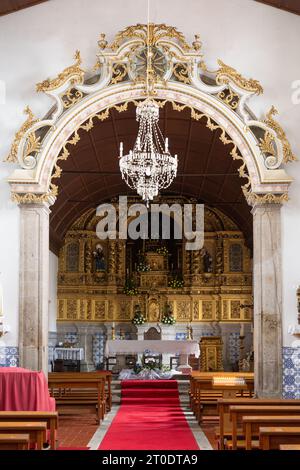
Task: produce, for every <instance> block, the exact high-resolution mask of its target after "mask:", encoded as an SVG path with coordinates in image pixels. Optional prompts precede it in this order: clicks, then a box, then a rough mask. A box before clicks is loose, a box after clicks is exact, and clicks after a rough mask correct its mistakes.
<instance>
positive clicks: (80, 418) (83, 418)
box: [57, 407, 99, 447]
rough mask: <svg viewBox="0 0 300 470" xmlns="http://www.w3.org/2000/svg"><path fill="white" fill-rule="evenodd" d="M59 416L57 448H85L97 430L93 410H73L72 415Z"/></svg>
mask: <svg viewBox="0 0 300 470" xmlns="http://www.w3.org/2000/svg"><path fill="white" fill-rule="evenodd" d="M70 411H71V410H68V414H67V415H59V425H58V436H57V437H58V445H59V447H85V446H87V445H88V443H89V441H90V440H91V439H92V437H93V435H94V434H95V432H96V431H97V429H98V427H99V426H98V424H97V423H96V419H95V411H94V409H89V408H87V407H85V408H83V409H80V408H78V409H76V410H75V409H74V410H73V413H72V414H69V413H70Z"/></svg>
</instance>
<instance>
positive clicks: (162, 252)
mask: <svg viewBox="0 0 300 470" xmlns="http://www.w3.org/2000/svg"><path fill="white" fill-rule="evenodd" d="M156 253H158V254H159V255H164V256H168V254H169V251H168V249H167V248H166V247H165V246H160V247H159V248H157V250H156Z"/></svg>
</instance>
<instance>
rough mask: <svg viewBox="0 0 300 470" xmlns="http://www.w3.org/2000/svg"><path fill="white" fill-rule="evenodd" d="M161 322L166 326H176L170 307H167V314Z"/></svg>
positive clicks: (165, 313)
mask: <svg viewBox="0 0 300 470" xmlns="http://www.w3.org/2000/svg"><path fill="white" fill-rule="evenodd" d="M161 322H162V323H163V324H164V325H174V323H176V320H175V318H174V317H173V314H172V309H171V307H170V306H169V305H166V308H165V312H164V314H163V316H162V319H161Z"/></svg>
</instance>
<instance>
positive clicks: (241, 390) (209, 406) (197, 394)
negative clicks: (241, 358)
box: [192, 377, 254, 424]
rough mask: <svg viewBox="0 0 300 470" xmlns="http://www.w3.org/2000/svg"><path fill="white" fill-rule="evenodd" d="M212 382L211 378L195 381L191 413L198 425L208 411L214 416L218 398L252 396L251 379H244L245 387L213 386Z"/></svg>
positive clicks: (252, 382) (238, 385) (252, 383)
mask: <svg viewBox="0 0 300 470" xmlns="http://www.w3.org/2000/svg"><path fill="white" fill-rule="evenodd" d="M212 380H213V378H212V377H208V378H200V379H199V378H197V379H195V383H194V386H193V387H194V389H193V390H194V393H193V398H192V411H193V412H194V414H195V416H196V418H197V420H198V423H199V424H200V423H201V422H202V420H203V415H207V413H208V414H209V411H212V412H213V413H214V414H215V415H216V414H217V409H218V400H219V399H220V398H225V397H226V395H227V396H228V395H231V396H234V397H235V398H242V397H248V398H251V397H252V394H253V389H254V381H253V378H252V377H251V378H245V385H242V384H237V385H225V384H224V385H215V384H214V383H213V381H212ZM205 408H206V410H205ZM205 411H206V413H205Z"/></svg>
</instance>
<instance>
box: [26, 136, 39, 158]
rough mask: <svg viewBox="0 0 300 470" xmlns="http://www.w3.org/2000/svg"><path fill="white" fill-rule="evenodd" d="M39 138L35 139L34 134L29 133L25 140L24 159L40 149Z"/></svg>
mask: <svg viewBox="0 0 300 470" xmlns="http://www.w3.org/2000/svg"><path fill="white" fill-rule="evenodd" d="M40 140H41V137H40V136H39V137H37V136H36V135H35V132H31V133H30V134H29V136H28V138H27V141H26V151H25V157H26V156H28V155H31V154H33V153H36V152H38V151H39V150H40V148H41V142H40Z"/></svg>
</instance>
